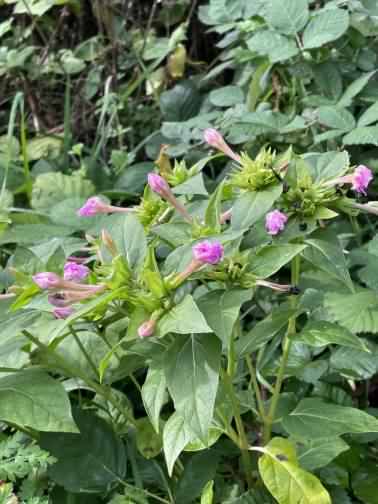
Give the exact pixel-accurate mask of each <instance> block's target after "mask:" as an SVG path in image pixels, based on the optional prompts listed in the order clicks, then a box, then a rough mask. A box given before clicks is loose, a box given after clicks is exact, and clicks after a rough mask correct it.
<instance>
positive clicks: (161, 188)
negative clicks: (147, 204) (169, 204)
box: [147, 173, 171, 197]
mask: <svg viewBox="0 0 378 504" xmlns="http://www.w3.org/2000/svg"><path fill="white" fill-rule="evenodd" d="M147 180H148V185H149V186H150V187H151V189H152V190H153V191H154V192H156V193H157V194H159V195H160V196H164V197H166V195H167V194H170V193H171V188H170V187H169V185H168V182H167V181H166V180H165V179H164V178H163V177H161V176H160V175H158V174H157V173H149V174H148V176H147Z"/></svg>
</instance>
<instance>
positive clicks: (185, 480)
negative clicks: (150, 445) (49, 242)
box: [175, 450, 219, 504]
mask: <svg viewBox="0 0 378 504" xmlns="http://www.w3.org/2000/svg"><path fill="white" fill-rule="evenodd" d="M218 460H219V455H218V454H217V452H216V451H210V450H204V451H202V452H199V453H196V454H194V455H192V457H191V458H190V460H189V461H188V462H187V463H186V464H185V469H184V472H183V474H182V476H181V478H180V479H179V481H178V484H177V487H176V491H175V500H176V502H179V503H180V504H190V503H191V502H193V501H194V500H195V499H196V498H197V497H199V496H200V495H201V492H202V490H203V488H204V486H206V484H207V483H208V482H209V481H210V482H211V481H212V480H213V478H214V477H215V473H216V469H217V465H218ZM210 502H211V501H210Z"/></svg>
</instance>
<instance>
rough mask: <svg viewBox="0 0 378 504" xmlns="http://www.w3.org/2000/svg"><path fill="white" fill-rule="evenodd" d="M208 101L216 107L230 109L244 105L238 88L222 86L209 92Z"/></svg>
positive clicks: (242, 95)
mask: <svg viewBox="0 0 378 504" xmlns="http://www.w3.org/2000/svg"><path fill="white" fill-rule="evenodd" d="M209 100H210V102H211V103H212V104H213V105H215V106H216V107H232V106H233V105H238V104H239V103H244V93H243V91H242V89H241V88H240V87H239V86H224V87H222V88H219V89H215V90H214V91H211V93H210V94H209Z"/></svg>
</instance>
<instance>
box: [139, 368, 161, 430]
mask: <svg viewBox="0 0 378 504" xmlns="http://www.w3.org/2000/svg"><path fill="white" fill-rule="evenodd" d="M166 389H167V383H166V379H165V373H164V369H163V367H162V366H159V365H155V363H153V364H151V365H150V367H149V368H148V372H147V376H146V379H145V382H144V384H143V386H142V400H143V404H144V407H145V409H146V412H147V414H148V417H149V419H150V421H151V423H152V425H153V427H154V429H155V431H156V432H159V423H160V421H159V420H160V411H161V409H162V407H163V405H164V402H165V401H166V396H167V394H166Z"/></svg>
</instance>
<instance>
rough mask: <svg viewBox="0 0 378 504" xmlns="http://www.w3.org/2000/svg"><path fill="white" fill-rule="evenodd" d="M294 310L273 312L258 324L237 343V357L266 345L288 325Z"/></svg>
mask: <svg viewBox="0 0 378 504" xmlns="http://www.w3.org/2000/svg"><path fill="white" fill-rule="evenodd" d="M294 314H295V310H277V311H273V312H272V313H271V314H270V315H269V316H268V317H266V318H265V319H264V320H261V321H260V322H258V323H257V324H256V325H255V326H254V327H253V328H252V329H251V330H250V331H249V332H248V333H247V334H245V335H244V336H243V337H242V338H241V339H239V340H238V341H237V344H236V350H237V353H238V355H239V357H242V356H243V355H246V354H247V353H251V352H255V351H256V350H258V349H259V348H261V347H262V346H263V345H265V344H266V343H268V342H269V341H270V340H272V339H273V338H274V336H275V335H276V334H277V333H278V332H279V331H281V330H282V329H283V328H284V327H285V326H286V325H287V323H288V321H289V318H290V317H292V316H293V315H294Z"/></svg>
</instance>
